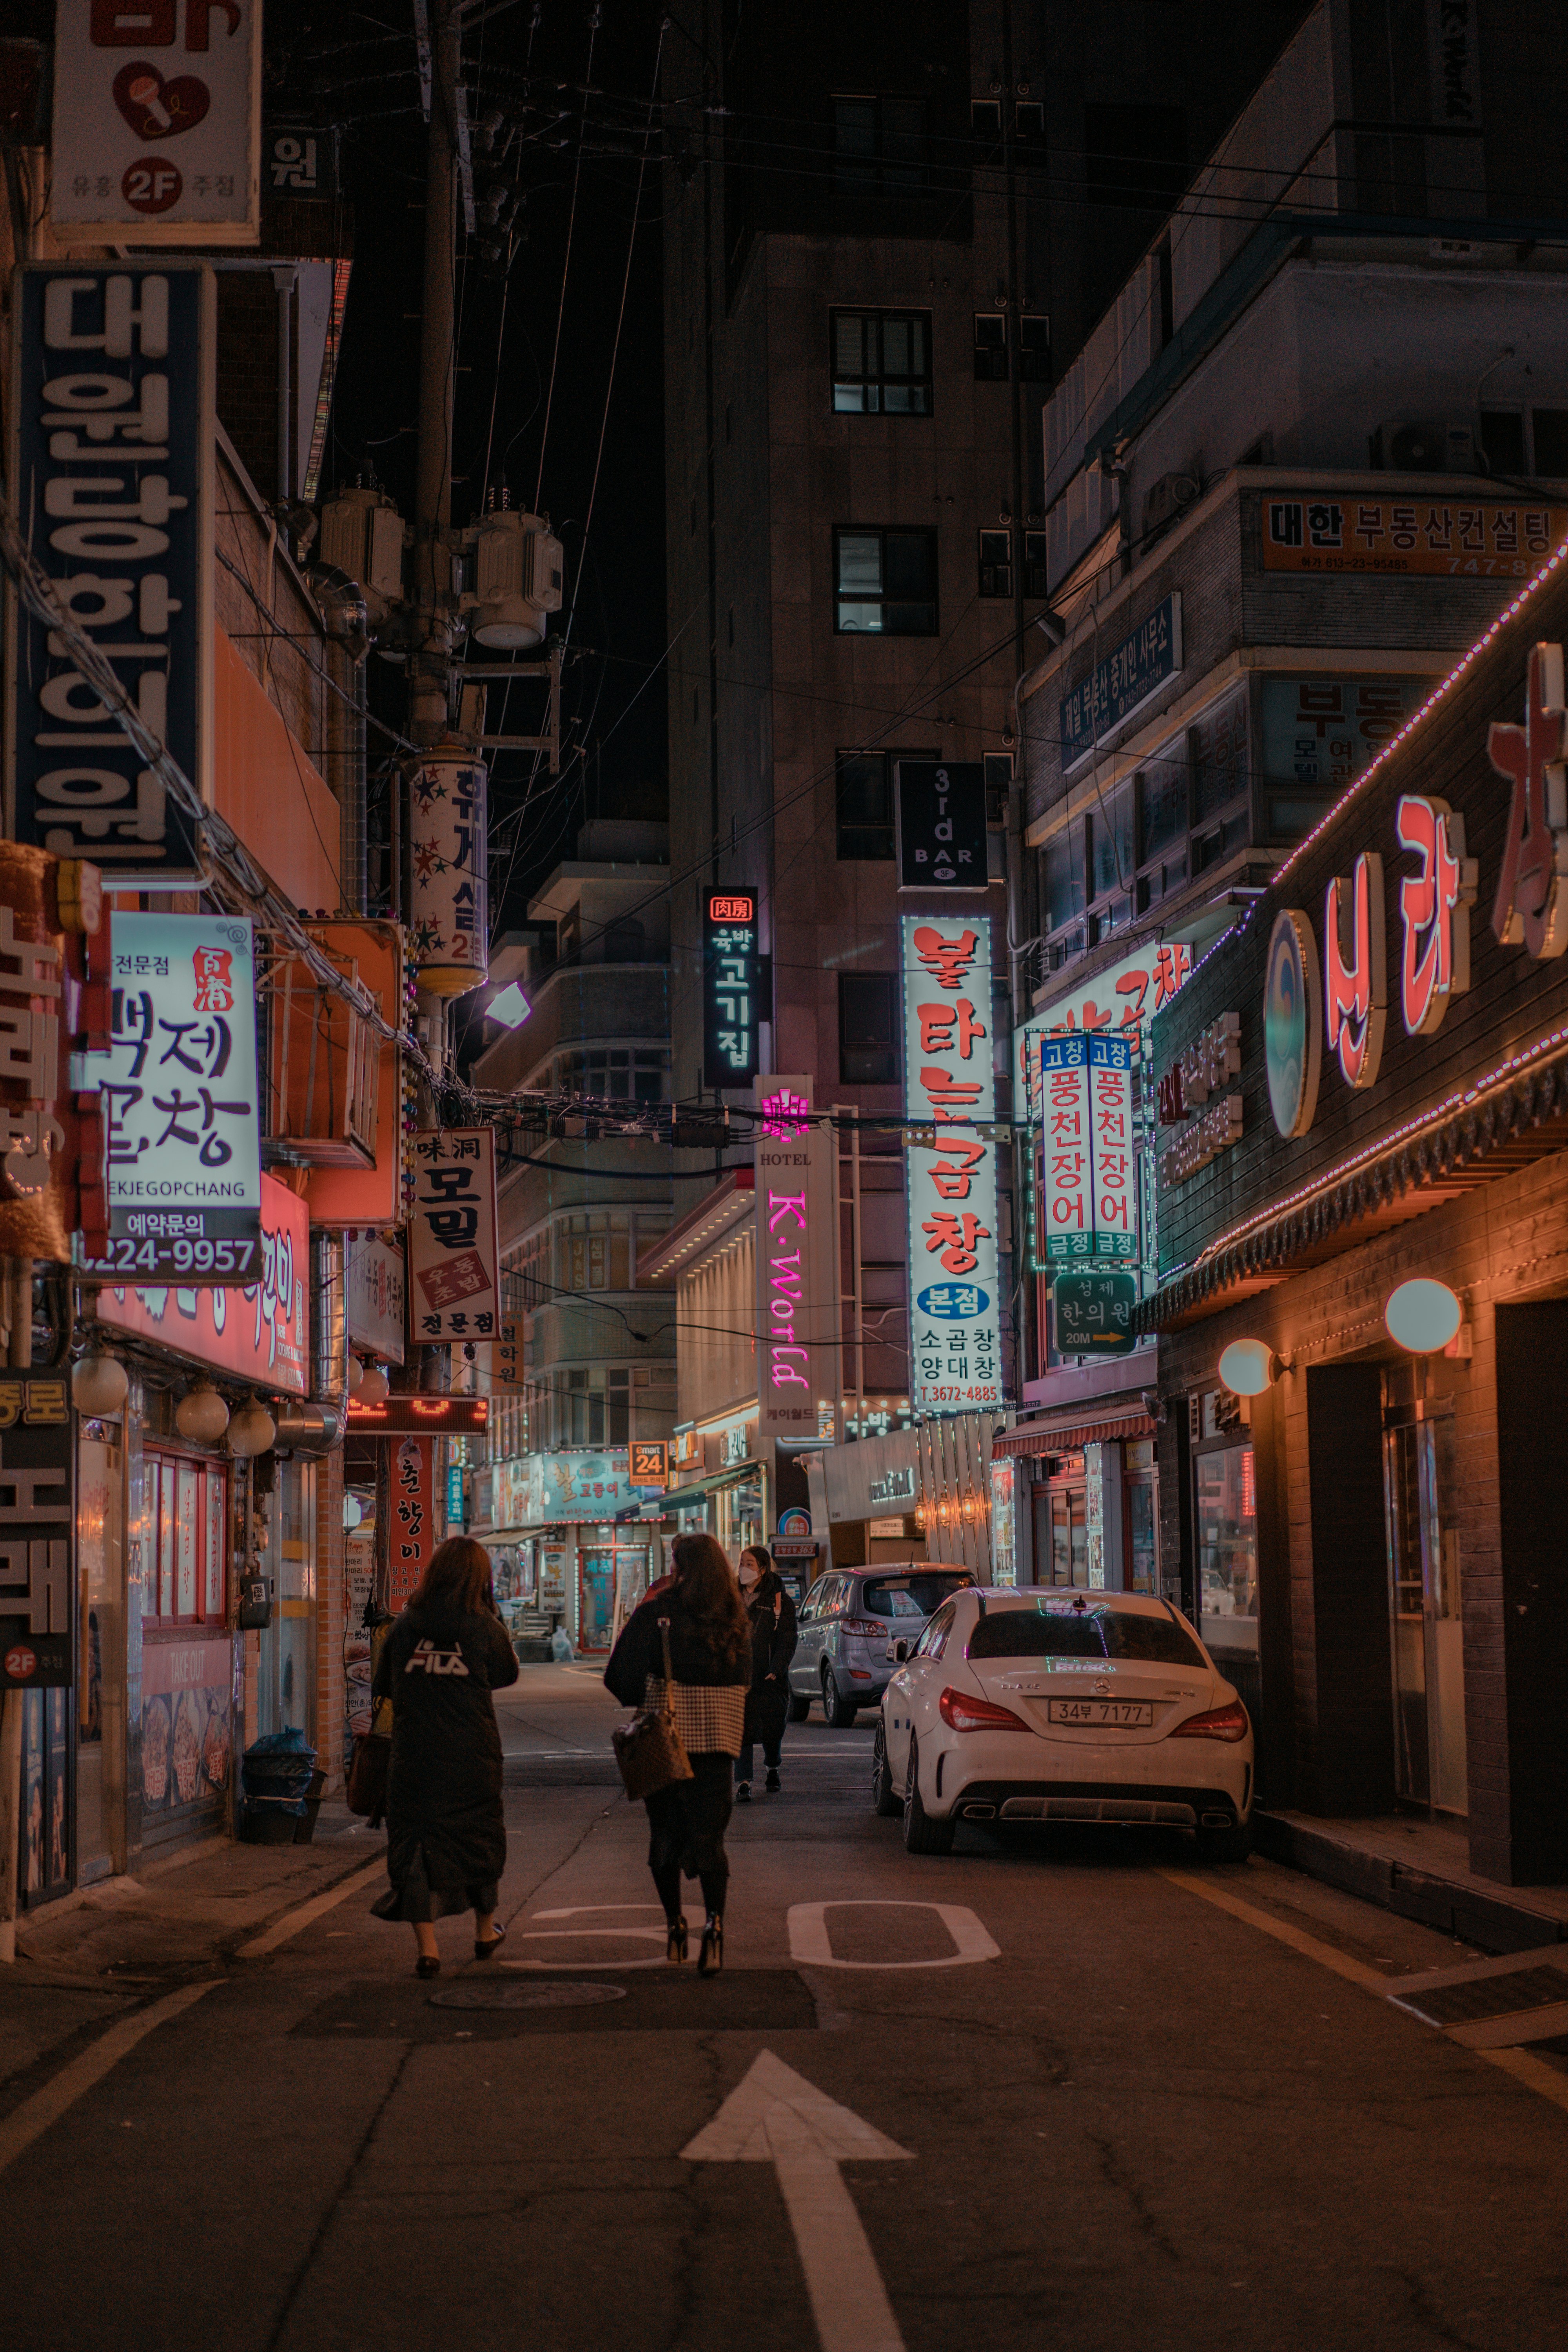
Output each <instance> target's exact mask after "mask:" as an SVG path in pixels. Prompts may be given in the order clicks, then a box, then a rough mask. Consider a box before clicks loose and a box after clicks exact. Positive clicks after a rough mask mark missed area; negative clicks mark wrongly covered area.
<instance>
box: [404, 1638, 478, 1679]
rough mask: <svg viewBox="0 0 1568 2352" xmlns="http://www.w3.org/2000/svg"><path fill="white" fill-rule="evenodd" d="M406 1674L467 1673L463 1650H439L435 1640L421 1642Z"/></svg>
mask: <svg viewBox="0 0 1568 2352" xmlns="http://www.w3.org/2000/svg"><path fill="white" fill-rule="evenodd" d="M403 1671H404V1673H405V1675H466V1674H467V1673H468V1668H467V1666H466V1665H465V1664H463V1654H462V1652H461V1650H438V1649H437V1647H436V1644H435V1643H434V1642H430V1641H425V1642H421V1643H420V1644H419V1646H418V1648H417V1649H416V1651H415V1653H414V1655H413V1656H412V1657H411V1658H410V1659H409V1661H408V1664H406V1665H405V1667H404V1669H403Z"/></svg>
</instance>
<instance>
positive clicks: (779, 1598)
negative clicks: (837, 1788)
mask: <svg viewBox="0 0 1568 2352" xmlns="http://www.w3.org/2000/svg"><path fill="white" fill-rule="evenodd" d="M739 1575H740V1579H741V1598H742V1601H744V1602H745V1604H746V1614H747V1616H748V1617H749V1618H750V1619H751V1621H752V1687H751V1689H750V1691H749V1692H748V1693H747V1695H746V1736H745V1739H744V1742H743V1744H742V1748H741V1752H740V1755H739V1756H738V1757H737V1758H736V1759H735V1802H736V1803H737V1804H738V1805H748V1804H750V1802H751V1801H752V1748H754V1746H755V1744H756V1742H757V1741H758V1740H759V1739H760V1740H761V1741H762V1743H763V1764H764V1765H765V1766H766V1767H767V1775H768V1777H767V1783H766V1786H767V1790H768V1794H769V1795H770V1796H774V1795H776V1794H777V1792H778V1788H779V1757H780V1753H781V1751H782V1749H783V1746H784V1719H785V1717H786V1715H787V1713H788V1709H789V1685H788V1683H787V1682H786V1681H785V1679H784V1676H785V1673H786V1671H787V1669H788V1666H789V1662H790V1660H791V1659H792V1658H793V1657H794V1655H795V1643H796V1641H797V1640H798V1638H799V1636H798V1635H797V1633H796V1632H795V1602H794V1601H792V1599H791V1598H790V1596H789V1594H788V1592H787V1591H785V1590H784V1579H783V1578H782V1577H781V1576H780V1574H779V1572H778V1570H777V1569H776V1568H775V1567H774V1566H773V1555H772V1553H771V1552H770V1551H769V1550H768V1548H767V1546H766V1545H765V1544H748V1546H747V1547H746V1549H745V1550H744V1551H743V1552H742V1554H741V1566H740V1570H739Z"/></svg>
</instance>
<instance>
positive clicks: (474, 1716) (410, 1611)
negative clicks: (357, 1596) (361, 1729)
mask: <svg viewBox="0 0 1568 2352" xmlns="http://www.w3.org/2000/svg"><path fill="white" fill-rule="evenodd" d="M516 1680H517V1652H516V1651H515V1650H514V1649H513V1648H512V1645H511V1640H510V1635H509V1634H508V1633H507V1631H506V1628H505V1627H504V1626H503V1625H502V1623H501V1622H500V1618H499V1617H498V1616H497V1614H496V1607H495V1602H494V1601H493V1600H492V1599H491V1598H490V1556H489V1552H488V1551H486V1549H485V1548H484V1546H483V1544H479V1543H476V1542H475V1541H474V1539H473V1538H472V1537H471V1536H453V1537H451V1538H449V1539H448V1540H447V1542H446V1543H444V1544H437V1547H436V1549H435V1550H434V1552H432V1554H431V1555H430V1564H429V1566H428V1567H427V1568H426V1570H425V1574H424V1576H423V1577H422V1578H421V1580H420V1581H419V1584H418V1585H417V1587H416V1590H415V1591H414V1593H413V1595H412V1596H411V1598H410V1600H409V1602H408V1605H407V1607H406V1608H405V1610H404V1612H403V1614H402V1615H401V1616H400V1617H399V1618H398V1619H397V1620H396V1622H395V1624H394V1625H393V1626H392V1628H391V1631H390V1632H389V1633H388V1634H387V1636H386V1640H385V1643H384V1646H383V1648H382V1651H381V1655H380V1657H379V1658H378V1660H377V1662H376V1668H375V1680H374V1685H373V1689H374V1696H376V1698H378V1699H390V1700H391V1702H392V1756H391V1759H390V1762H389V1764H388V1768H387V1784H386V1864H387V1875H388V1876H389V1878H390V1879H391V1881H392V1885H391V1889H390V1891H389V1892H388V1893H387V1894H385V1895H383V1896H382V1897H381V1900H380V1901H379V1902H378V1903H374V1904H373V1905H372V1906H371V1908H372V1909H373V1910H374V1912H375V1914H376V1916H378V1917H379V1918H382V1919H406V1920H407V1921H408V1922H409V1923H410V1925H411V1926H412V1927H413V1929H414V1934H415V1938H416V1942H417V1944H418V1946H419V1958H418V1961H417V1963H416V1969H415V1973H416V1975H417V1976H422V1977H434V1976H439V1975H440V1973H441V1961H440V1957H439V1954H438V1952H437V1945H436V1922H437V1919H444V1918H445V1917H447V1914H448V1913H451V1912H458V1911H472V1913H473V1914H474V1927H475V1936H474V1958H476V1959H477V1960H483V1959H488V1958H489V1956H490V1954H491V1953H492V1952H493V1951H494V1950H495V1948H496V1946H497V1945H498V1944H499V1943H500V1940H501V1937H502V1936H503V1935H504V1933H505V1932H506V1931H505V1929H504V1928H501V1927H497V1925H496V1906H497V1904H498V1902H499V1901H500V1876H501V1873H502V1871H503V1870H504V1869H505V1868H506V1818H505V1815H504V1813H503V1811H502V1809H501V1748H500V1731H499V1730H498V1728H497V1727H496V1715H495V1707H494V1706H493V1705H492V1703H491V1700H490V1693H491V1691H492V1690H504V1689H505V1688H506V1686H507V1685H508V1684H509V1683H514V1682H516Z"/></svg>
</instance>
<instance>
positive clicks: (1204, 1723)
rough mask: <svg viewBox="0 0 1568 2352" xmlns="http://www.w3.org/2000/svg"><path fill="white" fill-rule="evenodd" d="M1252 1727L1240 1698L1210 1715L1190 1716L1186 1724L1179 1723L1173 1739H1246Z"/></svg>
mask: <svg viewBox="0 0 1568 2352" xmlns="http://www.w3.org/2000/svg"><path fill="white" fill-rule="evenodd" d="M1251 1728H1252V1726H1251V1724H1250V1723H1249V1722H1248V1721H1247V1709H1246V1708H1245V1707H1244V1706H1243V1705H1242V1704H1241V1701H1240V1700H1239V1699H1238V1698H1233V1699H1232V1700H1231V1703H1230V1705H1229V1706H1216V1707H1215V1709H1214V1710H1213V1712H1212V1713H1211V1714H1209V1715H1189V1716H1188V1717H1187V1719H1186V1721H1185V1723H1178V1724H1177V1726H1176V1727H1175V1729H1174V1731H1173V1732H1172V1734H1171V1737H1172V1738H1173V1739H1229V1740H1236V1739H1245V1738H1246V1737H1247V1733H1248V1732H1249V1731H1250V1730H1251Z"/></svg>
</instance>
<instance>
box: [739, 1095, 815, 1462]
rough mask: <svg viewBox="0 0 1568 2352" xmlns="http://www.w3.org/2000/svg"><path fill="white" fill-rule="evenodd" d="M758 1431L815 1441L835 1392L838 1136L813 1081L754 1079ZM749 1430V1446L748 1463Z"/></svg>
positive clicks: (761, 1434)
mask: <svg viewBox="0 0 1568 2352" xmlns="http://www.w3.org/2000/svg"><path fill="white" fill-rule="evenodd" d="M757 1111H758V1119H757V1131H756V1147H755V1149H756V1177H755V1181H756V1204H757V1205H756V1212H755V1214H756V1224H757V1236H756V1253H757V1414H758V1419H757V1435H758V1436H759V1437H782V1438H786V1439H793V1441H794V1442H795V1444H797V1445H804V1444H816V1442H817V1441H818V1440H819V1439H820V1438H822V1437H824V1436H826V1439H827V1440H828V1441H829V1442H831V1440H832V1437H833V1434H834V1431H833V1428H832V1426H831V1425H829V1426H828V1427H827V1428H826V1430H825V1429H824V1427H823V1419H824V1414H825V1413H826V1414H827V1415H828V1416H830V1417H831V1416H832V1415H833V1414H834V1412H835V1409H836V1406H837V1397H838V1252H837V1233H838V1216H837V1202H836V1200H835V1192H836V1182H835V1179H836V1176H837V1139H836V1137H835V1136H834V1134H833V1131H832V1129H830V1128H827V1127H814V1126H813V1125H812V1124H811V1080H810V1079H809V1078H808V1077H770V1078H759V1079H758V1080H757ZM744 1444H745V1441H744V1436H743V1434H742V1453H741V1454H740V1455H739V1456H738V1457H737V1458H739V1459H742V1460H743V1459H744V1458H745V1454H744Z"/></svg>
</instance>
